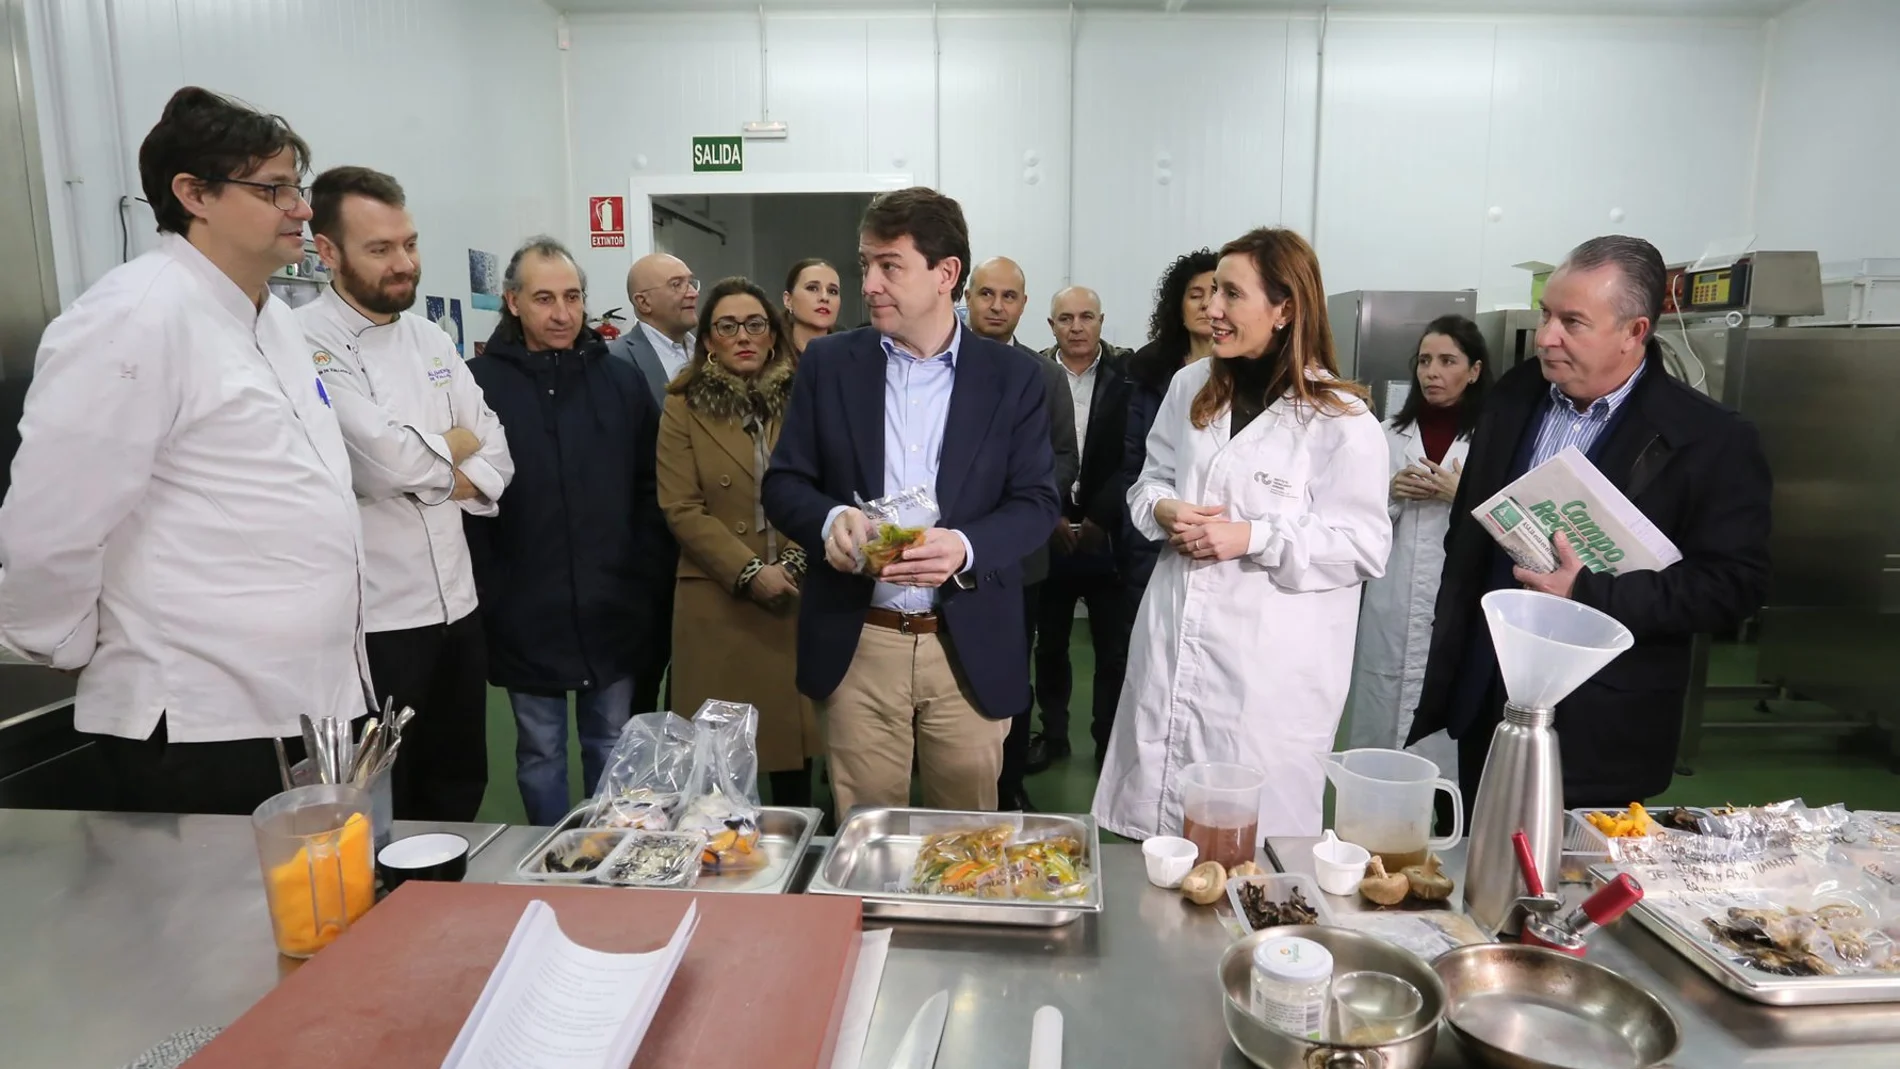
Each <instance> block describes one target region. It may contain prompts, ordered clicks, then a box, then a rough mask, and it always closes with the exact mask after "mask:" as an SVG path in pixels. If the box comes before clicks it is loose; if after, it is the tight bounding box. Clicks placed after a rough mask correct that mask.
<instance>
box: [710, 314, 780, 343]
mask: <svg viewBox="0 0 1900 1069" xmlns="http://www.w3.org/2000/svg"><path fill="white" fill-rule="evenodd" d="M741 327H744V328H745V332H746V333H747V334H748V335H750V336H752V337H754V338H756V337H758V336H759V335H761V334H764V333H765V332H766V331H768V330H771V329H772V321H771V320H769V319H767V318H765V317H764V316H748V317H747V318H746V321H745V322H743V323H741V322H739V321H738V320H736V319H733V318H731V317H730V316H728V317H726V318H723V319H715V320H713V325H712V329H713V333H714V334H717V335H719V336H720V337H722V338H736V337H738V336H739V328H741Z"/></svg>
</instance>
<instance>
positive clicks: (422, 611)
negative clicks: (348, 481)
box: [296, 287, 515, 631]
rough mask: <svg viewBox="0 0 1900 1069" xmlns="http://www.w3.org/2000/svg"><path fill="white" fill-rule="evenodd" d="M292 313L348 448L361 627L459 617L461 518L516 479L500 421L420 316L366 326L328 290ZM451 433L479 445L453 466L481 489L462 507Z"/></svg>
mask: <svg viewBox="0 0 1900 1069" xmlns="http://www.w3.org/2000/svg"><path fill="white" fill-rule="evenodd" d="M296 315H297V319H298V321H299V322H300V323H301V324H302V325H303V332H304V336H305V337H306V338H308V339H309V342H310V345H309V350H310V353H311V356H310V359H311V361H312V362H313V364H314V365H315V368H316V372H317V375H318V377H319V378H321V379H322V380H323V384H324V386H325V387H326V388H327V389H328V390H329V393H330V403H331V404H333V405H335V406H336V416H337V421H338V422H339V423H340V424H342V427H343V443H344V445H346V446H348V447H349V452H350V471H351V473H352V475H353V476H354V479H355V485H356V500H357V503H358V504H359V505H361V506H362V510H363V543H364V547H365V553H364V555H365V557H366V558H367V560H368V566H367V567H366V568H365V570H364V579H363V585H364V589H365V591H366V594H365V598H364V610H363V615H364V619H365V620H366V624H367V627H368V629H369V630H370V631H401V630H406V629H408V628H412V627H427V626H429V625H431V624H447V623H454V622H455V621H457V620H460V619H461V618H462V617H464V616H467V615H468V614H469V613H471V612H474V611H475V577H474V575H473V573H472V571H471V570H470V567H469V558H468V540H467V539H466V538H465V537H464V536H463V534H462V513H464V512H467V513H470V514H472V515H476V516H493V515H495V513H496V512H497V511H498V509H497V508H496V502H497V501H499V500H500V498H501V493H502V490H503V489H504V488H505V487H506V486H507V485H508V480H510V479H512V478H514V474H515V464H514V460H513V459H512V458H511V457H510V456H509V455H508V435H507V433H506V432H505V431H503V430H502V426H501V420H499V419H497V418H496V416H495V413H494V412H493V411H492V410H491V409H490V408H489V407H488V404H487V403H486V402H485V401H484V400H483V399H482V388H481V386H480V384H478V383H477V382H476V381H475V376H473V375H471V374H469V372H468V368H467V367H466V366H464V365H463V363H462V357H461V354H459V353H457V352H456V351H455V343H454V342H453V341H452V340H450V338H449V336H448V335H447V334H444V333H443V332H442V328H441V327H438V326H436V325H435V324H434V323H431V322H429V321H428V320H427V319H424V318H422V317H421V316H416V315H409V314H407V313H405V314H402V315H399V316H397V317H396V320H395V322H393V323H387V324H381V325H379V324H376V323H372V322H371V321H370V320H369V318H368V317H366V316H364V315H363V313H361V312H359V311H357V310H356V309H355V308H352V307H350V305H349V303H348V302H347V301H345V300H344V299H343V298H342V297H341V296H340V295H338V293H337V292H336V290H335V288H334V287H325V288H324V291H323V294H322V296H320V297H318V298H317V299H316V300H314V301H311V302H310V303H309V304H306V305H304V306H303V307H301V308H299V309H297V312H296ZM453 427H461V428H462V429H464V430H466V431H468V432H470V433H472V434H474V435H475V437H477V438H480V439H481V441H482V447H481V449H480V450H479V451H478V452H476V453H475V454H474V455H473V456H470V457H468V458H466V459H464V460H463V461H462V474H463V475H465V476H467V477H468V481H469V482H471V483H474V484H475V489H477V490H479V491H481V496H480V497H476V498H471V499H469V500H466V501H450V500H449V494H450V493H452V492H453V491H454V489H455V469H454V467H452V466H451V465H452V463H453V456H454V455H453V453H451V451H450V450H449V447H448V443H447V442H444V441H443V440H442V435H443V434H444V433H445V432H447V431H448V430H449V429H450V428H453ZM458 506H459V507H458Z"/></svg>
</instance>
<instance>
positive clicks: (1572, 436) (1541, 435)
mask: <svg viewBox="0 0 1900 1069" xmlns="http://www.w3.org/2000/svg"><path fill="white" fill-rule="evenodd" d="M1642 377H1643V365H1642V364H1638V365H1636V374H1634V375H1631V376H1630V377H1629V379H1628V380H1626V381H1625V382H1624V383H1623V385H1621V386H1619V387H1617V388H1616V390H1615V391H1614V392H1612V393H1609V394H1605V395H1604V396H1602V397H1599V398H1597V399H1596V400H1594V401H1592V402H1590V404H1589V405H1588V406H1587V407H1586V408H1585V409H1584V410H1583V411H1582V412H1579V411H1577V405H1576V402H1574V401H1572V400H1571V399H1570V398H1568V397H1566V396H1564V392H1563V391H1562V390H1560V389H1558V388H1557V384H1556V383H1554V382H1553V383H1551V384H1550V403H1549V406H1548V407H1546V408H1545V409H1544V418H1543V422H1542V423H1540V424H1538V427H1537V444H1536V446H1535V447H1534V448H1533V449H1532V451H1531V467H1533V468H1534V467H1536V466H1537V465H1539V464H1542V463H1543V462H1544V461H1546V460H1549V459H1550V458H1551V457H1554V456H1556V455H1557V454H1558V453H1561V452H1563V451H1564V450H1565V449H1568V448H1569V447H1571V446H1573V445H1574V446H1576V447H1577V450H1578V451H1579V452H1581V453H1584V454H1586V455H1587V454H1588V453H1589V452H1590V447H1591V446H1594V445H1596V444H1597V439H1598V438H1601V437H1603V432H1604V431H1605V430H1608V429H1609V426H1610V417H1611V416H1614V415H1616V410H1617V409H1619V408H1621V407H1623V402H1624V401H1627V400H1629V396H1630V391H1631V390H1633V389H1635V388H1636V380H1638V379H1640V378H1642Z"/></svg>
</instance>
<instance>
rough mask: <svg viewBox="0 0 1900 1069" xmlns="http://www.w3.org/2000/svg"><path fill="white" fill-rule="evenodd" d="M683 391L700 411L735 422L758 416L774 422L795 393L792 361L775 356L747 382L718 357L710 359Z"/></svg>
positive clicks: (699, 412)
mask: <svg viewBox="0 0 1900 1069" xmlns="http://www.w3.org/2000/svg"><path fill="white" fill-rule="evenodd" d="M684 393H685V396H686V404H687V407H689V408H691V409H692V410H693V411H694V412H696V413H698V414H699V415H702V416H707V417H710V418H712V419H718V420H727V421H730V422H734V423H743V422H745V421H746V420H747V419H748V418H750V417H753V416H757V417H759V419H760V420H761V421H762V422H765V423H774V422H777V421H778V419H779V417H780V416H783V415H784V414H785V403H786V401H787V400H789V399H790V397H791V395H792V361H791V360H788V359H785V358H784V357H775V358H773V359H772V360H771V361H770V362H769V363H767V364H766V365H765V367H764V368H762V369H760V371H759V374H758V376H757V377H756V378H754V379H752V381H750V382H747V381H746V380H745V379H742V378H740V377H739V376H737V375H734V374H733V373H732V372H730V371H727V370H726V369H725V367H724V366H722V365H721V364H720V363H719V362H718V361H716V360H707V361H706V362H705V363H703V364H701V365H700V367H699V373H698V374H696V375H694V376H693V379H692V381H691V382H689V383H687V384H686V389H685V391H684Z"/></svg>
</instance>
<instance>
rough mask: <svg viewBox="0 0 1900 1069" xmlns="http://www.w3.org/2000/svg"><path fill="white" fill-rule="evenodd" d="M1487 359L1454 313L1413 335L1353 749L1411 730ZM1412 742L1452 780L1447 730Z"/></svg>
mask: <svg viewBox="0 0 1900 1069" xmlns="http://www.w3.org/2000/svg"><path fill="white" fill-rule="evenodd" d="M1487 364H1488V360H1487V354H1486V352H1485V345H1484V335H1482V334H1480V333H1479V332H1478V325H1477V324H1476V323H1473V322H1472V321H1471V320H1469V319H1466V318H1465V317H1463V316H1456V315H1451V316H1443V317H1441V318H1439V319H1435V320H1433V321H1432V323H1431V324H1430V325H1429V326H1427V327H1426V328H1425V336H1424V337H1422V338H1420V339H1419V341H1418V359H1417V361H1416V363H1415V364H1414V365H1413V372H1412V390H1411V393H1410V394H1408V395H1407V396H1406V399H1405V403H1404V404H1403V405H1401V406H1400V407H1399V411H1398V414H1397V415H1395V416H1393V417H1392V418H1391V419H1389V420H1387V421H1386V423H1385V441H1386V448H1387V450H1388V451H1389V453H1390V456H1389V462H1390V463H1389V468H1388V470H1389V472H1390V474H1391V488H1390V490H1389V494H1390V497H1389V502H1388V504H1387V506H1386V508H1387V512H1388V513H1389V514H1390V515H1391V517H1392V556H1391V558H1390V559H1389V560H1387V561H1386V565H1385V575H1384V576H1382V577H1380V578H1378V579H1374V580H1372V581H1371V582H1369V583H1367V584H1366V600H1365V604H1364V605H1363V606H1361V607H1360V610H1359V647H1358V652H1357V654H1356V655H1355V659H1354V662H1353V670H1352V700H1351V702H1350V707H1349V708H1350V715H1349V717H1348V719H1347V726H1346V732H1347V736H1346V737H1347V739H1348V740H1349V741H1350V745H1352V746H1354V747H1361V746H1377V747H1382V748H1384V749H1389V750H1390V749H1398V748H1399V747H1400V746H1401V745H1402V744H1403V743H1404V740H1405V735H1406V732H1408V731H1410V730H1411V729H1412V714H1413V713H1414V712H1416V711H1417V710H1418V693H1419V685H1420V683H1421V682H1422V681H1423V680H1424V678H1425V653H1426V650H1427V649H1429V648H1430V646H1431V641H1432V616H1433V606H1434V604H1435V603H1436V602H1437V600H1438V580H1439V577H1440V576H1441V575H1442V574H1443V573H1444V570H1445V529H1446V527H1447V526H1449V524H1450V522H1451V500H1452V497H1453V495H1455V494H1456V493H1457V492H1458V476H1459V473H1460V472H1462V471H1463V470H1464V461H1465V453H1466V451H1467V450H1468V449H1469V448H1470V446H1471V432H1472V431H1473V430H1475V429H1476V428H1477V426H1478V413H1479V411H1480V410H1481V408H1482V407H1483V403H1484V391H1485V387H1486V386H1488V385H1489V384H1490V381H1491V369H1490V368H1489V367H1488V366H1487ZM1410 749H1411V751H1412V752H1413V753H1416V754H1418V755H1419V756H1421V757H1426V758H1429V759H1430V760H1432V761H1435V762H1437V763H1438V769H1439V774H1440V775H1443V776H1445V777H1446V778H1447V779H1450V780H1451V781H1452V782H1454V783H1456V782H1457V781H1458V747H1457V745H1456V744H1455V743H1453V742H1452V741H1451V738H1450V737H1449V736H1447V735H1446V734H1445V733H1444V732H1442V731H1440V732H1437V733H1436V734H1433V735H1431V736H1428V737H1426V738H1423V739H1420V740H1419V741H1418V743H1417V744H1416V745H1414V746H1412V747H1410Z"/></svg>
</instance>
